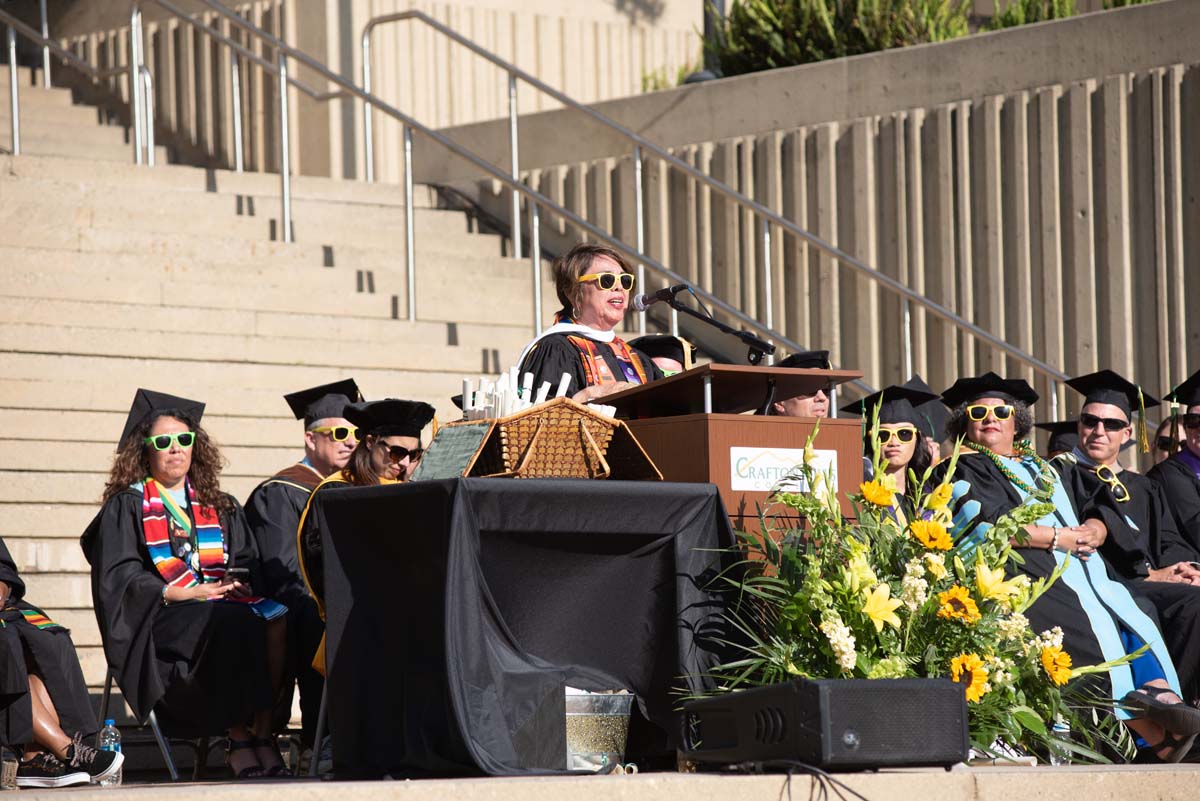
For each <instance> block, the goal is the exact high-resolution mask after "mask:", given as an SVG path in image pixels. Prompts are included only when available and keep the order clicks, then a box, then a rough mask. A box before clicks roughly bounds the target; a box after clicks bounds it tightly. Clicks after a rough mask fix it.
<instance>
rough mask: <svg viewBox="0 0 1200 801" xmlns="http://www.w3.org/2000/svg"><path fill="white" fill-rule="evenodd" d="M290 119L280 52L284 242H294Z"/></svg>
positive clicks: (283, 59) (284, 64) (283, 56)
mask: <svg viewBox="0 0 1200 801" xmlns="http://www.w3.org/2000/svg"><path fill="white" fill-rule="evenodd" d="M290 133H291V122H290V120H289V119H288V65H287V53H284V52H283V51H282V50H281V51H280V52H279V182H280V189H281V191H282V193H283V198H282V201H283V220H282V223H283V235H282V236H281V237H280V239H281V241H283V242H291V241H292V146H291V136H290V135H289V134H290Z"/></svg>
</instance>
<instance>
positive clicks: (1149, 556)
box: [1075, 464, 1200, 700]
mask: <svg viewBox="0 0 1200 801" xmlns="http://www.w3.org/2000/svg"><path fill="white" fill-rule="evenodd" d="M1075 471H1076V473H1077V474H1078V475H1079V477H1080V483H1079V485H1078V486H1077V489H1080V490H1082V491H1083V492H1085V493H1087V495H1088V496H1089V497H1090V496H1093V495H1095V496H1098V497H1103V498H1105V499H1106V500H1107V501H1109V502H1108V503H1103V504H1097V507H1096V508H1097V510H1098V512H1099V514H1100V519H1101V520H1102V521H1103V523H1104V525H1105V526H1106V527H1107V528H1108V537H1107V539H1106V540H1105V541H1104V544H1103V545H1102V546H1101V547H1100V553H1101V554H1103V555H1104V558H1105V560H1106V561H1107V562H1108V563H1109V565H1110V566H1111V567H1112V569H1113V571H1114V572H1115V573H1116V574H1117V576H1118V577H1119V578H1121V579H1122V580H1124V581H1125V583H1126V585H1127V586H1129V588H1130V591H1131V592H1132V593H1133V594H1134V595H1135V596H1136V595H1140V596H1142V597H1144V598H1146V599H1148V600H1149V601H1150V602H1151V603H1152V604H1153V605H1154V611H1155V613H1156V616H1157V618H1158V623H1159V628H1160V630H1161V631H1162V634H1163V641H1164V642H1165V643H1166V644H1167V650H1168V651H1170V652H1171V659H1172V660H1173V661H1174V662H1175V671H1176V673H1178V674H1179V681H1180V684H1181V685H1182V690H1183V693H1184V697H1185V698H1187V699H1189V700H1191V699H1195V698H1197V697H1198V696H1200V587H1195V586H1193V585H1191V584H1181V583H1178V582H1168V581H1147V580H1146V578H1147V576H1148V575H1149V571H1150V570H1151V569H1152V568H1153V569H1157V568H1162V567H1169V566H1170V565H1173V564H1175V563H1176V562H1192V561H1200V554H1198V553H1197V552H1196V551H1195V550H1193V549H1192V547H1191V546H1190V545H1189V544H1188V543H1187V541H1186V540H1185V539H1184V538H1183V536H1182V535H1181V534H1180V532H1179V526H1178V523H1177V522H1176V520H1175V515H1174V513H1173V512H1172V511H1171V509H1170V507H1169V506H1167V502H1166V500H1165V498H1164V497H1163V492H1162V487H1161V486H1159V485H1158V483H1157V482H1155V481H1151V480H1150V479H1149V478H1146V477H1145V476H1142V475H1138V474H1137V473H1133V472H1130V471H1128V470H1124V471H1121V472H1120V473H1119V474H1118V477H1119V478H1120V479H1121V483H1122V484H1124V485H1125V488H1126V490H1128V492H1129V500H1128V501H1124V502H1118V501H1117V500H1116V498H1115V496H1114V495H1113V494H1112V489H1111V488H1110V487H1109V486H1108V484H1106V483H1104V482H1103V481H1101V480H1100V479H1099V478H1098V477H1097V476H1096V474H1095V473H1094V472H1093V471H1092V470H1091V469H1089V468H1088V467H1087V466H1086V465H1083V464H1080V465H1079V466H1078V467H1077V468H1075ZM1079 500H1083V499H1079Z"/></svg>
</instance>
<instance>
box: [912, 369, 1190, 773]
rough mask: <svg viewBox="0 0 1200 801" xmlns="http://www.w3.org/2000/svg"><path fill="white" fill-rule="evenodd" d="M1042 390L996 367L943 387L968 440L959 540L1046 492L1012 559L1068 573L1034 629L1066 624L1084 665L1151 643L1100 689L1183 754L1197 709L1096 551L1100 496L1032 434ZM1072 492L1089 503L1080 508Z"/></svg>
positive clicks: (1172, 757)
mask: <svg viewBox="0 0 1200 801" xmlns="http://www.w3.org/2000/svg"><path fill="white" fill-rule="evenodd" d="M1037 397H1038V396H1037V393H1035V392H1034V391H1033V389H1032V388H1031V387H1030V386H1029V385H1028V384H1027V383H1026V382H1025V381H1023V380H1021V379H1003V378H1001V377H1000V376H998V375H996V374H995V373H990V372H989V373H985V374H984V375H982V376H978V377H974V378H962V379H959V380H958V381H957V382H955V384H954V386H952V387H950V388H949V389H948V390H946V391H945V392H944V393H942V398H943V400H945V402H946V404H947V405H948V406H950V407H951V408H952V409H953V412H952V415H951V418H950V422H949V424H948V426H947V428H948V430H949V433H950V435H951V436H952V437H955V438H957V437H962V438H963V446H964V447H963V451H962V454H961V456H960V457H959V459H958V461H957V467H956V469H955V473H954V475H953V476H952V478H953V479H954V488H955V489H954V496H955V504H956V511H957V515H956V521H958V522H960V526H959V528H958V530H957V532H956V533H957V536H958V543H957V547H958V549H959V550H960V551H964V550H969V549H970V547H971V543H972V541H974V540H976V539H978V538H979V537H981V536H982V534H983V532H985V531H986V530H987V528H989V527H990V526H991V525H992V524H993V523H995V522H996V521H997V520H998V519H999V518H1000V517H1001V516H1003V515H1004V514H1006V513H1008V512H1010V511H1011V510H1012V509H1014V508H1015V507H1017V506H1018V505H1020V504H1022V503H1023V502H1025V501H1026V500H1027V499H1028V498H1030V496H1034V495H1037V496H1039V498H1041V497H1045V495H1046V494H1048V495H1049V497H1048V499H1047V500H1048V501H1049V502H1050V503H1051V504H1053V506H1054V511H1053V512H1051V513H1050V514H1048V515H1047V516H1046V517H1044V518H1042V519H1041V520H1039V521H1038V522H1037V523H1036V524H1030V525H1028V526H1026V527H1025V533H1024V536H1023V537H1021V538H1020V540H1019V541H1014V546H1016V551H1015V552H1016V553H1017V554H1019V555H1020V557H1021V559H1022V560H1023V562H1022V563H1020V564H1017V563H1015V562H1014V563H1010V565H1009V570H1010V571H1017V572H1021V573H1025V574H1027V575H1028V576H1029V577H1030V578H1032V579H1039V578H1048V577H1050V576H1051V575H1053V574H1054V573H1055V572H1056V571H1061V578H1060V579H1059V580H1058V581H1055V582H1054V583H1053V584H1051V585H1050V587H1049V589H1048V590H1047V591H1046V592H1045V594H1043V595H1042V596H1041V597H1040V598H1038V599H1037V601H1036V602H1035V603H1034V604H1033V605H1032V606H1031V607H1030V608H1029V609H1028V610H1027V611H1026V613H1025V614H1026V616H1027V617H1028V618H1029V622H1030V625H1031V627H1032V628H1033V629H1034V630H1035V631H1037V630H1047V629H1053V628H1054V627H1058V628H1060V629H1061V630H1062V632H1063V649H1064V651H1065V653H1066V654H1067V655H1069V657H1070V658H1071V659H1072V660H1073V661H1074V664H1075V665H1077V666H1080V665H1095V664H1099V663H1101V662H1105V661H1108V660H1117V659H1120V658H1121V657H1123V656H1126V655H1127V654H1132V653H1134V652H1136V651H1137V650H1138V649H1140V648H1142V647H1143V646H1146V647H1147V650H1146V651H1145V652H1144V653H1143V654H1142V655H1141V656H1139V657H1137V658H1136V659H1133V660H1132V661H1130V662H1128V663H1127V664H1122V665H1119V666H1117V667H1114V668H1113V669H1112V670H1111V671H1109V672H1108V674H1107V683H1108V685H1109V686H1107V687H1101V688H1098V689H1099V690H1100V691H1101V692H1105V693H1107V694H1108V695H1109V697H1111V698H1114V699H1119V701H1118V703H1119V705H1120V708H1118V709H1117V710H1116V715H1117V717H1119V718H1121V719H1123V720H1125V721H1126V723H1127V725H1128V726H1129V727H1130V729H1131V730H1132V731H1133V732H1135V734H1137V735H1138V737H1139V745H1141V746H1143V747H1144V749H1145V750H1144V752H1143V753H1144V754H1145V755H1146V756H1147V757H1148V758H1150V759H1159V760H1163V761H1179V760H1180V759H1182V758H1183V757H1184V756H1185V755H1186V754H1187V752H1188V750H1189V749H1190V748H1191V746H1192V744H1193V742H1194V741H1195V739H1196V735H1197V734H1200V710H1197V709H1196V708H1195V707H1192V706H1190V705H1188V704H1186V703H1183V701H1182V699H1181V698H1180V696H1179V687H1180V684H1179V678H1178V676H1177V675H1176V671H1175V666H1174V664H1173V663H1172V661H1171V657H1170V654H1169V653H1168V652H1167V647H1166V645H1165V644H1164V642H1163V638H1162V635H1161V634H1160V633H1159V632H1158V629H1157V628H1156V627H1155V624H1154V622H1153V621H1152V620H1151V619H1150V618H1149V617H1147V616H1146V614H1145V613H1144V612H1142V611H1141V609H1140V608H1139V607H1138V605H1137V603H1136V602H1135V601H1134V598H1133V596H1132V595H1130V593H1129V590H1128V589H1126V588H1125V586H1124V585H1122V584H1120V583H1118V582H1116V581H1114V580H1113V579H1112V578H1111V577H1110V575H1109V572H1108V568H1107V565H1106V564H1105V562H1104V558H1103V557H1102V556H1101V555H1100V554H1098V553H1097V552H1096V549H1097V548H1098V547H1099V546H1100V544H1101V543H1103V541H1104V538H1105V536H1106V535H1107V530H1106V529H1105V527H1104V524H1103V523H1102V522H1101V521H1100V519H1099V518H1100V517H1101V515H1100V513H1099V510H1098V509H1097V508H1095V507H1094V506H1093V504H1095V503H1100V502H1102V499H1098V496H1093V495H1090V494H1088V493H1086V492H1082V493H1081V492H1076V491H1075V490H1076V489H1077V488H1076V487H1075V483H1077V479H1078V476H1077V475H1076V474H1075V472H1074V468H1073V467H1072V466H1070V465H1061V466H1060V467H1058V469H1057V470H1056V468H1055V467H1051V466H1050V465H1049V464H1047V463H1046V462H1045V461H1043V460H1042V459H1041V458H1039V457H1038V456H1037V454H1036V453H1035V451H1034V450H1033V447H1032V446H1031V445H1030V444H1029V442H1028V441H1026V440H1025V437H1027V436H1028V435H1029V431H1030V429H1031V427H1032V417H1031V415H1030V412H1029V407H1030V405H1032V404H1033V403H1034V402H1035V401H1036V400H1037ZM949 467H950V464H949V463H942V464H940V465H938V466H937V467H936V468H934V472H933V479H932V482H931V483H932V484H933V485H937V484H940V483H941V482H942V481H944V480H945V479H946V476H945V473H946V471H947V470H948V469H949ZM1072 497H1075V498H1087V499H1088V501H1087V503H1084V504H1080V505H1079V506H1077V505H1076V504H1075V503H1073V502H1072V500H1071V499H1072ZM1064 565H1065V566H1064ZM1099 681H1100V682H1104V678H1103V674H1100V679H1099Z"/></svg>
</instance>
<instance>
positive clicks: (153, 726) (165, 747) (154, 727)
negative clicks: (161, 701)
mask: <svg viewBox="0 0 1200 801" xmlns="http://www.w3.org/2000/svg"><path fill="white" fill-rule="evenodd" d="M147 722H148V723H149V724H150V731H152V732H154V740H155V742H157V743H158V750H159V751H161V752H162V756H163V761H164V762H166V763H167V773H169V774H171V781H173V782H177V781H179V771H178V770H176V769H175V760H174V759H172V757H171V745H170V744H169V743H168V742H167V739H166V738H165V737H163V733H162V729H160V728H159V727H158V717H157V716H155V714H154V710H153V709H151V710H150V716H149V717H148V718H147Z"/></svg>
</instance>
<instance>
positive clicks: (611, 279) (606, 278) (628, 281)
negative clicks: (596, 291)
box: [579, 273, 636, 292]
mask: <svg viewBox="0 0 1200 801" xmlns="http://www.w3.org/2000/svg"><path fill="white" fill-rule="evenodd" d="M635 280H636V279H635V278H634V277H633V276H632V275H630V274H629V273H590V274H588V275H581V276H579V283H581V284H582V283H584V282H585V281H595V282H596V286H598V287H600V288H601V289H603V290H609V289H614V288H616V286H617V284H618V283H619V284H620V285H621V289H624V290H625V291H626V292H628V291H629V290H631V289H633V283H634V281H635Z"/></svg>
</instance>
